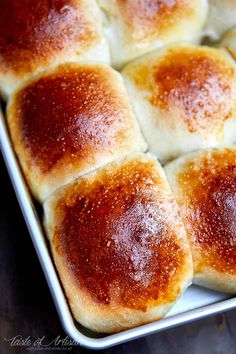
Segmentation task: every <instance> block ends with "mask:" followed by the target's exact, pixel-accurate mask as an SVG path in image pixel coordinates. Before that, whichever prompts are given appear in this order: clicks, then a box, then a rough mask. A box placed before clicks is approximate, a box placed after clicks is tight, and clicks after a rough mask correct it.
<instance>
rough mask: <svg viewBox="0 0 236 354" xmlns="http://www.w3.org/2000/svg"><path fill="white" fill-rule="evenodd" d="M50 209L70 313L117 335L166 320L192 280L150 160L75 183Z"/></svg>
mask: <svg viewBox="0 0 236 354" xmlns="http://www.w3.org/2000/svg"><path fill="white" fill-rule="evenodd" d="M44 210H45V218H46V219H45V227H46V231H47V234H48V237H49V240H50V244H51V249H52V253H53V257H54V260H55V263H56V266H57V269H58V271H59V274H60V277H61V280H62V283H63V285H64V287H65V291H66V294H67V297H68V299H69V303H70V306H71V309H72V312H73V314H74V316H75V318H76V319H77V320H78V321H79V322H80V323H81V324H83V325H84V326H85V327H87V328H90V329H92V330H94V331H98V332H108V333H111V332H118V331H121V330H124V329H127V328H131V327H135V326H138V325H141V324H144V323H147V322H151V321H154V320H157V319H160V318H161V317H163V316H164V315H165V314H166V312H167V310H168V309H169V308H170V307H171V306H172V305H173V304H174V303H175V302H176V300H177V298H178V297H179V296H180V295H181V293H182V292H183V290H184V289H185V288H186V287H187V286H188V285H189V284H190V282H191V279H192V258H191V253H190V250H189V245H188V242H187V238H186V234H185V230H184V227H183V224H182V220H181V218H180V216H179V210H178V208H177V205H176V203H175V201H174V198H173V196H172V194H171V191H170V188H169V185H168V183H167V181H166V178H165V175H164V173H163V170H162V168H161V166H160V165H159V164H158V162H157V161H156V159H155V158H153V157H151V156H149V155H145V154H138V155H132V156H130V157H129V158H127V159H125V160H123V161H119V162H116V163H111V164H109V165H107V166H106V167H105V168H102V169H99V170H97V171H96V172H94V173H91V174H88V175H86V176H84V177H82V178H79V179H77V180H76V181H75V182H74V183H73V184H70V185H69V186H67V187H65V188H63V189H61V190H59V191H58V192H57V193H56V194H54V196H53V197H51V198H50V199H49V200H47V201H46V203H45V205H44Z"/></svg>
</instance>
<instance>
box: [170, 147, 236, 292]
mask: <svg viewBox="0 0 236 354" xmlns="http://www.w3.org/2000/svg"><path fill="white" fill-rule="evenodd" d="M166 172H167V176H168V179H169V182H170V184H171V187H172V190H173V193H174V195H175V197H176V200H177V203H178V205H179V206H180V210H181V213H182V216H183V220H184V223H185V228H186V231H187V234H188V237H189V240H190V244H191V248H192V253H193V261H194V282H195V283H196V284H199V285H203V286H207V287H209V288H212V289H216V290H219V291H223V292H229V293H234V294H235V293H236V194H235V191H236V148H235V147H232V148H224V149H212V150H206V151H199V152H196V153H193V154H189V155H186V156H183V157H181V158H179V159H177V160H176V161H174V162H173V163H170V164H169V165H167V167H166Z"/></svg>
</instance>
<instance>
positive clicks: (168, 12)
mask: <svg viewBox="0 0 236 354" xmlns="http://www.w3.org/2000/svg"><path fill="white" fill-rule="evenodd" d="M117 5H118V7H119V9H120V11H121V14H122V16H123V18H124V23H125V25H126V26H127V28H128V30H129V31H130V34H131V36H133V38H134V39H135V40H139V39H144V40H145V39H147V37H155V36H157V37H158V38H159V39H161V38H162V37H165V35H166V33H168V32H169V31H170V29H169V28H172V27H175V25H176V21H173V18H174V17H176V20H177V23H178V21H181V18H182V17H183V18H191V17H194V15H195V9H196V8H195V4H194V1H187V0H167V1H163V0H149V1H143V0H128V1H127V0H117ZM146 36H147V37H146Z"/></svg>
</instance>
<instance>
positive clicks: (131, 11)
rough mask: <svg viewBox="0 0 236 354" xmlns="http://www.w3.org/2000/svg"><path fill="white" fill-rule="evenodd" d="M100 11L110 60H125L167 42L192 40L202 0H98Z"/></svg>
mask: <svg viewBox="0 0 236 354" xmlns="http://www.w3.org/2000/svg"><path fill="white" fill-rule="evenodd" d="M98 3H99V5H100V8H101V10H102V11H103V12H104V17H105V20H104V29H105V34H106V36H107V38H108V41H109V44H110V48H111V56H112V64H113V65H114V66H115V67H121V66H122V65H123V64H125V63H126V62H127V61H130V60H132V59H134V58H137V57H138V56H140V55H142V54H144V53H147V52H150V51H151V50H153V49H155V48H158V47H161V46H163V45H165V44H167V43H170V42H175V41H179V40H181V41H182V40H186V41H191V42H196V41H198V39H199V38H200V35H201V30H202V28H203V26H204V25H205V21H206V17H207V11H208V2H207V1H206V0H198V1H197V0H172V1H169V0H151V1H150V0H149V1H143V0H99V1H98Z"/></svg>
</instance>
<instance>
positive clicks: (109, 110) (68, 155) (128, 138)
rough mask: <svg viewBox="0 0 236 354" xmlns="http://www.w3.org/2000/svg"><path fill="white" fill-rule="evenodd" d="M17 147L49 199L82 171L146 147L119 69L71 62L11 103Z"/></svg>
mask: <svg viewBox="0 0 236 354" xmlns="http://www.w3.org/2000/svg"><path fill="white" fill-rule="evenodd" d="M7 119H8V123H9V129H10V133H11V137H12V140H13V144H14V148H15V150H16V153H17V155H18V158H19V160H20V163H21V166H22V168H23V171H24V173H25V176H26V178H27V180H28V183H29V186H30V187H31V190H32V192H33V194H34V195H35V196H36V197H37V198H38V199H40V200H44V199H45V198H46V197H47V196H48V195H49V194H51V193H52V192H53V191H54V190H55V189H57V188H58V187H60V186H61V185H63V184H66V183H68V182H70V181H71V180H73V179H74V178H75V177H77V176H78V175H81V174H83V173H86V172H88V171H90V170H93V169H95V168H97V167H99V166H101V165H103V164H105V163H107V162H110V161H112V160H114V159H116V158H119V157H121V156H124V155H126V154H128V153H130V152H134V151H143V150H145V148H146V144H145V143H144V141H143V139H142V136H141V133H140V131H139V127H138V124H137V122H136V119H135V117H134V115H133V113H132V109H131V106H130V104H129V101H128V100H127V92H126V90H125V88H124V85H123V82H122V78H121V76H120V74H118V73H117V72H115V71H114V70H113V69H111V68H110V67H108V66H103V65H96V64H93V65H92V64H91V65H85V64H84V65H83V64H80V65H79V64H66V65H62V66H59V67H58V68H56V69H55V70H54V71H52V72H48V73H45V74H44V75H42V76H40V77H38V78H36V79H34V80H32V81H31V82H30V83H28V84H27V86H25V87H24V88H22V89H21V90H19V91H17V92H16V93H15V95H14V96H13V98H12V99H11V101H10V103H9V105H8V109H7Z"/></svg>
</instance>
